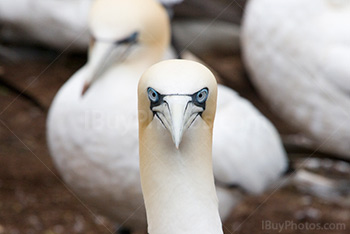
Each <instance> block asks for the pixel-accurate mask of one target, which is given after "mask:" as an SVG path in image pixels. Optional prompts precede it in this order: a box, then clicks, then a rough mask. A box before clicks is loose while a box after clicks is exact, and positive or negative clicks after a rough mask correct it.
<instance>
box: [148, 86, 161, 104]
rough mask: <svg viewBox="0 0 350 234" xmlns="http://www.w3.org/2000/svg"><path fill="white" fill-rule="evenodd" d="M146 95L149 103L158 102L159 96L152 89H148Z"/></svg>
mask: <svg viewBox="0 0 350 234" xmlns="http://www.w3.org/2000/svg"><path fill="white" fill-rule="evenodd" d="M147 93H148V98H149V100H150V101H151V102H158V101H159V94H158V93H157V91H155V90H154V89H152V88H148V89H147Z"/></svg>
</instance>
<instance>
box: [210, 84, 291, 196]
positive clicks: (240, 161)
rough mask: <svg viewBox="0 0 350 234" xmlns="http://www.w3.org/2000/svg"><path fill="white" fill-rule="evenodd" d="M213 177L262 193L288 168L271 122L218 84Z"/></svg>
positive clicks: (222, 181) (252, 191)
mask: <svg viewBox="0 0 350 234" xmlns="http://www.w3.org/2000/svg"><path fill="white" fill-rule="evenodd" d="M213 167H214V175H215V179H216V180H217V181H219V182H221V183H225V184H228V185H238V186H240V187H242V188H243V189H244V190H246V191H248V192H251V193H259V192H262V191H263V190H264V189H265V188H266V186H268V185H269V184H270V183H271V182H273V181H274V180H276V179H277V178H278V177H279V176H280V174H281V173H282V172H284V170H285V169H286V167H287V158H286V154H285V151H284V149H283V147H282V144H281V140H280V138H279V135H278V133H277V131H276V129H275V128H274V127H273V125H272V124H271V123H270V122H269V121H268V120H267V119H266V118H265V117H264V116H263V115H262V114H260V113H259V112H258V111H257V110H256V109H255V108H254V106H253V105H252V104H251V103H249V102H248V101H246V100H244V99H243V98H241V97H240V96H239V95H238V94H237V93H235V92H234V91H233V90H231V89H229V88H226V87H224V86H220V85H219V87H218V106H217V114H216V118H215V122H214V139H213Z"/></svg>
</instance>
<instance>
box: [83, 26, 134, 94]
mask: <svg viewBox="0 0 350 234" xmlns="http://www.w3.org/2000/svg"><path fill="white" fill-rule="evenodd" d="M137 37H138V32H135V33H133V34H131V35H130V36H129V37H127V38H124V39H121V40H119V41H117V42H114V41H112V42H111V41H105V40H98V39H97V40H96V41H95V44H94V47H93V48H92V51H91V56H90V57H89V60H88V63H87V69H88V71H89V74H90V76H89V77H88V78H87V80H86V81H85V84H84V87H83V90H82V96H83V95H84V94H85V93H86V91H87V90H88V89H89V88H90V87H91V85H92V84H93V83H94V82H95V81H96V80H98V78H99V77H100V76H101V75H102V74H103V73H104V72H105V71H106V70H107V69H108V67H109V66H111V65H112V64H115V63H118V62H122V61H124V60H125V59H126V57H127V56H128V54H129V51H130V47H131V46H132V45H134V44H135V43H137ZM120 45H126V46H124V47H123V48H121V50H117V48H119V46H120Z"/></svg>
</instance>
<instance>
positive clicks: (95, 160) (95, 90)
mask: <svg viewBox="0 0 350 234" xmlns="http://www.w3.org/2000/svg"><path fill="white" fill-rule="evenodd" d="M89 25H90V31H91V36H92V42H91V45H90V50H89V59H88V62H87V64H86V65H85V66H84V67H83V68H81V69H80V70H79V71H78V72H77V73H76V74H74V75H73V76H72V78H70V79H69V80H68V82H66V83H65V84H64V86H63V87H62V88H61V89H60V90H59V92H58V94H57V95H56V97H55V99H54V101H53V103H52V106H51V108H50V111H49V115H48V120H47V127H48V130H47V135H48V144H49V148H50V152H51V155H52V157H53V160H54V162H55V165H56V166H57V168H58V170H59V171H60V173H61V175H62V177H63V179H64V181H65V182H66V183H67V184H68V185H69V186H70V187H71V188H72V189H73V191H74V192H75V193H77V195H79V197H81V198H82V199H83V200H84V201H87V202H88V203H89V204H91V205H93V206H94V207H96V208H97V209H98V210H99V212H101V214H104V215H106V216H108V217H110V218H111V219H112V220H114V221H116V222H118V223H119V224H121V225H123V226H124V227H128V228H130V229H132V230H145V227H146V219H145V210H144V207H143V199H142V193H141V186H140V177H139V163H138V162H139V159H138V136H137V111H136V110H137V96H136V87H137V83H138V80H139V78H140V77H141V74H142V73H143V72H144V71H145V70H146V69H147V68H148V67H149V66H151V65H153V64H154V63H156V62H158V61H160V60H161V58H162V56H163V54H164V51H165V50H166V48H167V47H168V46H169V37H170V29H169V20H168V17H167V14H166V12H165V10H164V9H163V8H161V7H160V5H159V4H157V3H155V2H153V0H125V1H114V0H98V1H96V2H95V4H94V5H93V8H92V13H91V17H90V23H89ZM82 93H83V95H82ZM216 116H217V117H216V121H215V130H214V145H213V155H214V163H213V166H214V174H215V179H216V181H217V192H218V197H219V203H220V204H219V205H220V206H219V208H220V215H221V217H222V218H223V219H225V218H227V216H228V214H229V213H230V211H231V209H232V207H234V205H235V204H236V203H237V201H239V200H240V198H241V194H240V193H239V192H238V191H237V190H234V189H231V188H232V187H235V188H236V187H238V188H239V189H240V190H244V191H246V192H251V193H259V192H262V191H263V190H264V189H266V188H267V187H268V186H269V185H270V184H271V183H273V182H274V181H276V179H277V178H278V177H279V176H280V174H281V173H283V171H284V170H285V168H286V157H285V152H284V150H283V148H282V145H281V142H280V139H279V135H278V133H277V132H276V130H275V128H274V127H273V126H272V125H271V123H270V122H269V121H268V120H267V119H266V118H265V117H264V116H262V115H261V114H260V113H259V112H258V111H257V110H256V109H255V108H254V107H253V106H252V105H251V104H250V103H249V102H247V101H246V100H244V99H242V98H240V97H239V96H238V95H237V94H236V93H235V92H234V91H233V90H231V89H229V88H226V87H223V86H219V87H218V109H217V115H216Z"/></svg>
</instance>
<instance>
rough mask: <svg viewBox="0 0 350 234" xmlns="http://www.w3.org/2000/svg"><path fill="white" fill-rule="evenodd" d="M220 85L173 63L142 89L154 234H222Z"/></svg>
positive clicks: (157, 68) (159, 68)
mask: <svg viewBox="0 0 350 234" xmlns="http://www.w3.org/2000/svg"><path fill="white" fill-rule="evenodd" d="M216 97H217V85H216V80H215V77H214V75H213V74H212V73H211V72H210V71H209V69H207V68H206V67H205V66H203V65H201V64H199V63H197V62H193V61H188V60H168V61H163V62H160V63H158V64H156V65H154V66H152V67H151V68H149V69H148V70H147V71H146V72H145V73H144V74H143V75H142V78H141V79H140V82H139V87H138V111H139V140H140V141H139V146H140V172H141V184H142V192H143V197H144V200H145V206H146V212H147V223H148V233H150V234H164V233H167V234H178V233H187V234H195V233H198V234H220V233H221V234H222V233H223V232H222V224H221V220H220V216H219V211H218V199H217V195H216V192H215V184H214V176H213V166H212V141H213V136H212V135H213V124H214V117H215V110H216Z"/></svg>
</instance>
